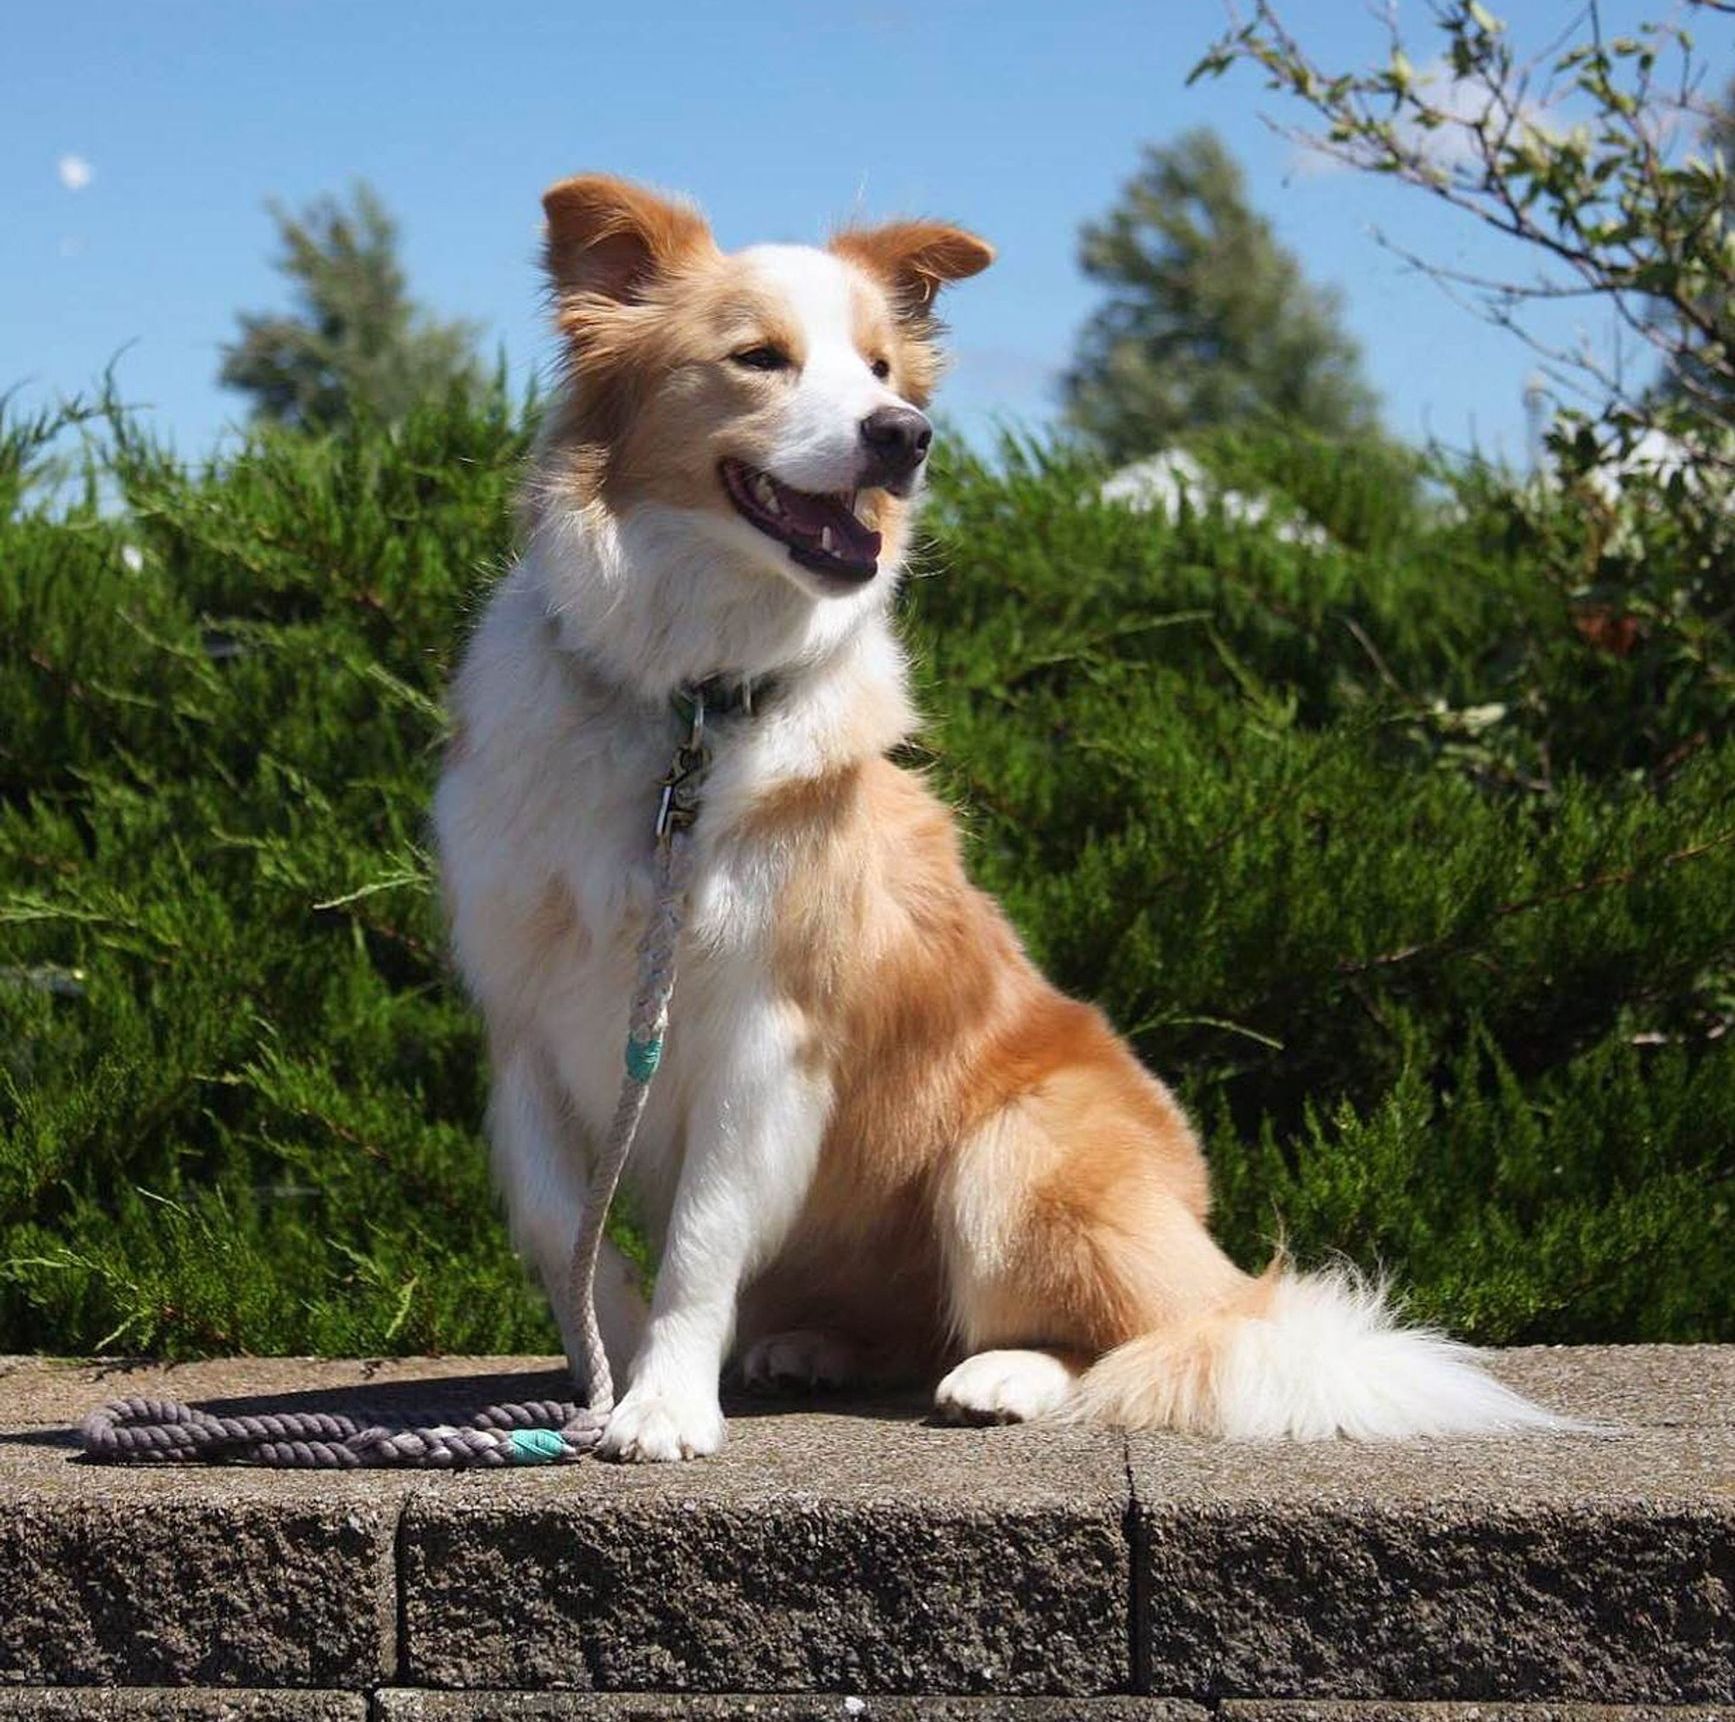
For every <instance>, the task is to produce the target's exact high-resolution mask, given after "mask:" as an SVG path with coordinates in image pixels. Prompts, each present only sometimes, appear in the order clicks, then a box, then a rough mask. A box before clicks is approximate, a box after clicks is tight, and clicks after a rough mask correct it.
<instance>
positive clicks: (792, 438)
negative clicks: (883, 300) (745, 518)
mask: <svg viewBox="0 0 1735 1722" xmlns="http://www.w3.org/2000/svg"><path fill="white" fill-rule="evenodd" d="M742 259H743V261H744V262H746V263H747V264H748V265H749V266H750V267H751V268H752V269H753V270H754V272H755V273H756V274H758V275H759V276H760V278H761V279H762V280H764V281H765V282H766V283H767V285H769V286H770V287H771V288H772V289H773V290H774V291H775V292H776V293H777V294H778V295H779V296H780V297H781V298H782V299H783V301H784V302H785V303H786V304H787V305H788V306H789V309H790V311H791V313H792V315H793V316H794V319H795V321H796V322H797V324H798V325H799V326H800V329H801V335H802V344H803V347H804V356H803V360H802V366H801V375H800V377H799V378H798V379H797V381H796V384H795V388H794V394H793V398H792V400H791V402H790V406H789V412H788V414H787V416H786V417H785V419H784V423H783V427H782V430H781V432H780V434H779V436H778V440H777V446H776V448H775V450H774V451H773V455H772V459H771V462H770V467H771V470H772V471H773V472H774V473H775V474H776V475H777V476H778V477H779V478H780V479H782V480H783V482H784V483H785V484H792V485H794V486H795V487H796V488H797V489H798V490H817V491H825V492H842V491H851V490H854V489H855V488H856V486H857V484H858V483H859V482H860V473H861V464H862V441H861V421H862V420H863V419H865V418H866V417H867V416H868V414H869V413H871V412H873V411H874V410H875V409H876V408H878V407H887V406H897V405H899V404H900V397H899V396H897V395H896V394H894V393H893V392H892V391H891V390H890V389H888V388H887V387H886V386H885V384H884V383H882V382H881V381H880V380H879V378H878V377H876V376H875V375H874V374H873V367H872V364H871V361H870V359H869V357H868V355H866V354H864V353H863V352H862V351H861V350H860V348H858V347H857V345H856V340H855V294H856V292H857V290H858V281H859V278H858V277H857V276H856V275H855V273H854V272H853V271H852V270H851V269H850V267H849V266H848V265H847V264H845V263H843V262H841V261H840V260H839V259H838V258H836V257H833V256H832V255H831V253H830V252H827V251H816V250H814V249H812V248H811V247H809V246H805V245H756V246H754V247H752V248H751V249H750V250H748V251H745V252H743V253H742Z"/></svg>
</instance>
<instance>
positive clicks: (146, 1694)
mask: <svg viewBox="0 0 1735 1722" xmlns="http://www.w3.org/2000/svg"><path fill="white" fill-rule="evenodd" d="M5 1717H16V1718H18V1722H135V1719H136V1722H368V1700H367V1699H366V1698H365V1697H364V1696H363V1695H362V1694H361V1693H359V1692H308V1691H300V1692H295V1691H280V1692H225V1691H221V1690H213V1689H212V1688H209V1687H206V1688H203V1689H199V1688H194V1687H186V1686H181V1687H164V1686H159V1687H145V1686H119V1687H117V1686H106V1687H105V1686H59V1687H25V1686H17V1687H5V1686H0V1718H5Z"/></svg>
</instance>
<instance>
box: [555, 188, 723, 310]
mask: <svg viewBox="0 0 1735 1722" xmlns="http://www.w3.org/2000/svg"><path fill="white" fill-rule="evenodd" d="M542 208H543V212H544V213H545V214H546V215H547V217H548V237H547V243H546V247H545V249H544V252H543V261H544V263H545V264H546V266H547V269H548V274H549V277H550V279H551V280H552V281H553V283H554V287H555V290H556V291H557V292H561V293H585V294H596V295H598V296H599V297H601V298H604V299H619V300H629V299H633V298H635V297H637V296H638V294H639V293H640V292H642V291H643V289H644V288H645V287H646V286H647V285H648V284H649V283H650V282H652V281H654V280H655V279H657V277H658V276H660V275H663V274H666V273H667V272H668V271H669V270H671V269H673V268H674V267H676V266H677V265H678V264H680V263H683V262H686V261H688V260H690V259H691V258H693V257H696V256H701V255H703V254H705V253H707V252H711V251H715V249H716V244H715V241H713V239H712V238H711V229H710V228H709V227H708V226H706V224H705V218H704V217H703V216H702V215H701V214H700V213H699V212H698V211H697V210H696V209H694V208H693V207H692V205H691V204H688V203H683V202H680V201H678V200H677V199H674V198H668V197H663V196H660V195H659V194H658V193H656V192H654V191H646V190H645V189H644V188H643V187H642V186H637V185H631V184H629V183H628V182H627V181H626V180H624V179H616V178H615V177H614V176H613V175H612V174H606V173H583V174H579V175H578V176H577V177H576V178H574V179H563V180H561V181H560V183H559V184H558V185H551V186H550V187H549V188H548V190H547V191H545V192H544V193H543V194H542Z"/></svg>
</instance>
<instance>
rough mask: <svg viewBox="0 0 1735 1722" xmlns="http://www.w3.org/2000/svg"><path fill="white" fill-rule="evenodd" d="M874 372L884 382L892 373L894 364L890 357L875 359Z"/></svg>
mask: <svg viewBox="0 0 1735 1722" xmlns="http://www.w3.org/2000/svg"><path fill="white" fill-rule="evenodd" d="M873 373H874V375H875V376H876V377H878V378H879V380H880V381H881V382H882V383H883V382H884V381H885V380H886V378H887V377H889V376H890V375H891V374H892V364H891V360H889V359H875V360H874V362H873Z"/></svg>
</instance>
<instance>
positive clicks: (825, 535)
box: [819, 526, 833, 556]
mask: <svg viewBox="0 0 1735 1722" xmlns="http://www.w3.org/2000/svg"><path fill="white" fill-rule="evenodd" d="M819 547H820V549H821V550H823V551H824V552H825V553H826V555H827V556H830V555H831V554H833V551H832V543H831V528H830V527H829V526H822V527H821V528H820V529H819Z"/></svg>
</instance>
